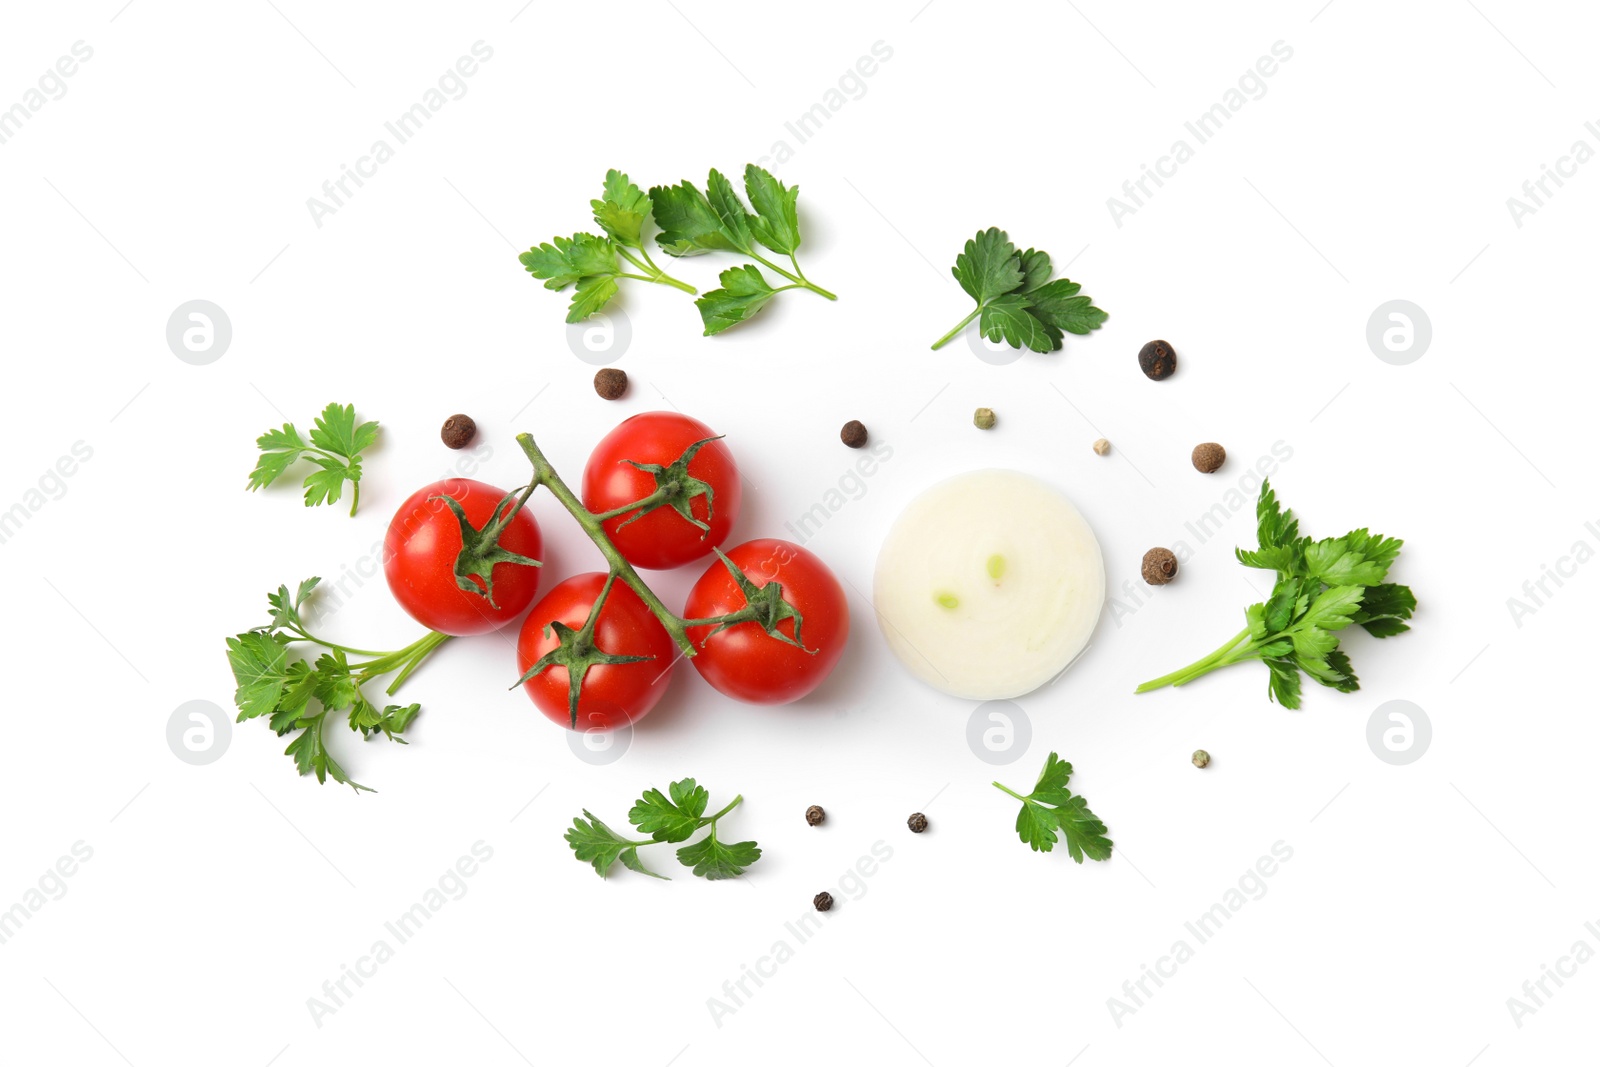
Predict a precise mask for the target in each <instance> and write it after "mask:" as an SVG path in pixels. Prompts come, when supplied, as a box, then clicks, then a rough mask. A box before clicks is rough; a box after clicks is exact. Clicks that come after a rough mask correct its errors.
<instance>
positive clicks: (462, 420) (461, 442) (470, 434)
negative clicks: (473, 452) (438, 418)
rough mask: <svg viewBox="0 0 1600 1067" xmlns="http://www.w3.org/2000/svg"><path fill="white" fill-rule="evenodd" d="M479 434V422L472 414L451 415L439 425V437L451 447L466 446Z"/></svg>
mask: <svg viewBox="0 0 1600 1067" xmlns="http://www.w3.org/2000/svg"><path fill="white" fill-rule="evenodd" d="M477 435H478V424H477V423H475V422H473V421H472V416H471V415H451V416H450V417H449V418H448V419H445V420H444V425H443V426H441V427H439V439H440V440H441V441H443V442H444V443H445V445H446V447H449V448H466V447H467V446H468V445H470V444H471V443H472V439H473V438H474V437H476V436H477Z"/></svg>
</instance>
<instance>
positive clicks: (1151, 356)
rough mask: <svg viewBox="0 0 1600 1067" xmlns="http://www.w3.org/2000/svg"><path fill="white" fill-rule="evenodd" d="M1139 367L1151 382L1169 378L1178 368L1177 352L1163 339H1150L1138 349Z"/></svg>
mask: <svg viewBox="0 0 1600 1067" xmlns="http://www.w3.org/2000/svg"><path fill="white" fill-rule="evenodd" d="M1139 369H1140V370H1142V371H1144V376H1145V377H1146V378H1149V379H1150V380H1151V381H1153V382H1159V381H1160V380H1161V379H1163V378H1170V377H1172V372H1173V371H1175V370H1177V369H1178V353H1176V352H1174V351H1173V350H1172V346H1171V345H1169V344H1167V342H1165V341H1151V342H1150V343H1149V344H1147V345H1145V346H1144V347H1143V348H1141V349H1139Z"/></svg>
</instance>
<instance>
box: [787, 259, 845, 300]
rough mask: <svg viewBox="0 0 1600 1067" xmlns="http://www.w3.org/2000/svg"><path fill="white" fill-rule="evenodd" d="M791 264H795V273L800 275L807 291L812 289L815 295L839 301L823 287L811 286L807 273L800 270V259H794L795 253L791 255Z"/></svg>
mask: <svg viewBox="0 0 1600 1067" xmlns="http://www.w3.org/2000/svg"><path fill="white" fill-rule="evenodd" d="M789 262H790V263H793V264H794V272H795V273H796V274H798V275H800V281H801V282H802V283H804V285H805V287H806V288H807V289H810V290H811V291H812V292H813V293H816V294H818V295H819V296H825V297H827V298H828V299H829V300H837V299H839V298H838V296H836V295H835V294H833V293H830V292H828V290H826V289H824V288H822V287H821V286H818V285H812V284H811V279H809V278H807V277H806V272H805V271H803V270H801V269H800V261H799V260H798V259H796V258H794V253H793V252H790V253H789Z"/></svg>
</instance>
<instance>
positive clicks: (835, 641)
mask: <svg viewBox="0 0 1600 1067" xmlns="http://www.w3.org/2000/svg"><path fill="white" fill-rule="evenodd" d="M727 556H728V558H729V559H731V560H732V561H733V562H734V564H735V565H737V566H738V567H739V569H740V570H742V571H743V572H744V573H745V576H746V577H748V578H749V579H750V581H751V583H752V584H753V585H755V586H756V587H757V588H761V587H764V586H766V585H767V584H768V583H769V582H777V583H778V584H779V585H780V586H781V587H782V589H783V599H784V600H785V601H786V602H788V603H789V604H790V605H791V606H792V607H793V608H794V609H795V610H796V611H798V612H799V613H800V614H801V616H802V618H803V624H802V626H801V627H800V632H799V639H800V643H801V644H802V645H804V646H805V648H806V649H811V650H813V651H810V652H808V651H804V650H802V649H799V648H796V647H795V646H794V645H791V644H789V643H787V642H785V641H780V640H778V639H777V638H775V637H771V636H769V635H768V634H767V632H766V631H765V630H763V629H762V628H761V625H760V624H759V623H756V622H754V621H749V622H741V623H739V624H738V625H736V626H731V627H729V628H728V629H726V630H723V631H722V632H721V633H719V634H716V635H715V636H710V635H711V631H712V630H713V629H715V627H712V626H697V627H694V628H693V629H691V630H690V631H689V634H690V636H691V637H692V638H693V639H694V642H695V646H696V648H697V649H698V650H699V651H698V653H697V654H696V655H695V657H694V658H693V659H692V660H690V662H691V663H693V664H694V665H695V667H696V669H698V670H699V671H700V674H701V676H702V677H704V678H705V680H706V681H708V682H710V683H711V685H712V687H713V688H715V689H716V690H717V691H718V692H721V693H726V694H727V695H728V696H731V697H733V698H734V699H736V700H743V701H745V702H746V703H749V704H786V703H788V702H789V701H791V700H798V699H799V698H800V697H803V696H805V695H806V694H807V693H809V692H811V691H812V690H813V689H815V688H816V687H817V686H818V685H820V684H822V680H823V679H824V678H826V677H827V676H828V674H829V672H830V671H832V670H833V668H834V665H835V664H837V663H838V662H839V657H840V656H841V655H843V653H844V646H845V641H846V640H847V639H848V638H849V636H850V609H849V606H848V605H847V604H846V603H845V597H844V590H843V589H842V588H840V586H839V580H838V579H837V578H835V577H834V576H833V572H832V571H830V570H829V569H828V566H827V564H825V563H823V562H822V561H821V560H820V559H818V558H817V557H816V556H815V555H813V554H812V553H810V552H808V551H807V550H805V549H803V548H801V547H800V546H799V545H796V544H790V543H789V542H788V541H779V540H776V539H773V538H762V539H761V540H757V541H746V542H745V543H744V544H742V545H739V546H738V547H737V548H734V549H732V550H731V551H729V552H728V553H727ZM745 603H746V601H745V596H744V594H743V593H742V592H740V590H739V586H738V585H737V583H735V581H734V579H733V575H732V574H730V573H729V572H728V568H727V566H726V565H725V564H724V563H723V562H722V561H721V560H720V559H719V560H717V561H716V562H715V563H713V564H711V566H709V567H707V568H706V572H705V573H704V574H702V575H701V576H700V580H699V581H698V582H696V583H695V584H694V588H693V589H691V590H690V591H689V602H688V604H687V605H685V607H684V609H683V613H684V617H685V618H689V619H709V618H715V617H716V616H719V615H728V614H732V613H733V612H735V611H738V610H739V609H740V608H742V607H744V606H745ZM777 630H778V632H779V633H781V634H786V635H788V636H789V637H794V636H795V620H794V619H792V618H791V619H784V620H783V621H782V622H780V623H778V626H777Z"/></svg>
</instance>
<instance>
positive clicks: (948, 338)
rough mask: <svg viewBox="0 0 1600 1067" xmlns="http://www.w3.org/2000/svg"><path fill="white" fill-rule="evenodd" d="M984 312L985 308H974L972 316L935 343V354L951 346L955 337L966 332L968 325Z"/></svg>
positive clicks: (957, 324)
mask: <svg viewBox="0 0 1600 1067" xmlns="http://www.w3.org/2000/svg"><path fill="white" fill-rule="evenodd" d="M982 310H983V308H981V307H976V308H973V309H972V314H970V315H968V316H967V317H966V318H964V319H962V320H961V321H960V322H958V323H956V327H955V329H953V330H951V331H950V332H949V333H947V334H945V335H944V336H943V337H941V338H939V339H938V340H937V341H935V342H933V350H934V351H935V352H937V351H939V349H941V348H943V347H944V346H945V345H947V344H949V343H950V342H951V341H952V340H954V338H955V336H956V335H957V334H959V333H960V332H961V331H962V330H965V329H966V328H967V325H968V323H970V322H972V320H973V319H975V318H977V317H978V314H979V312H981V311H982Z"/></svg>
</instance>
